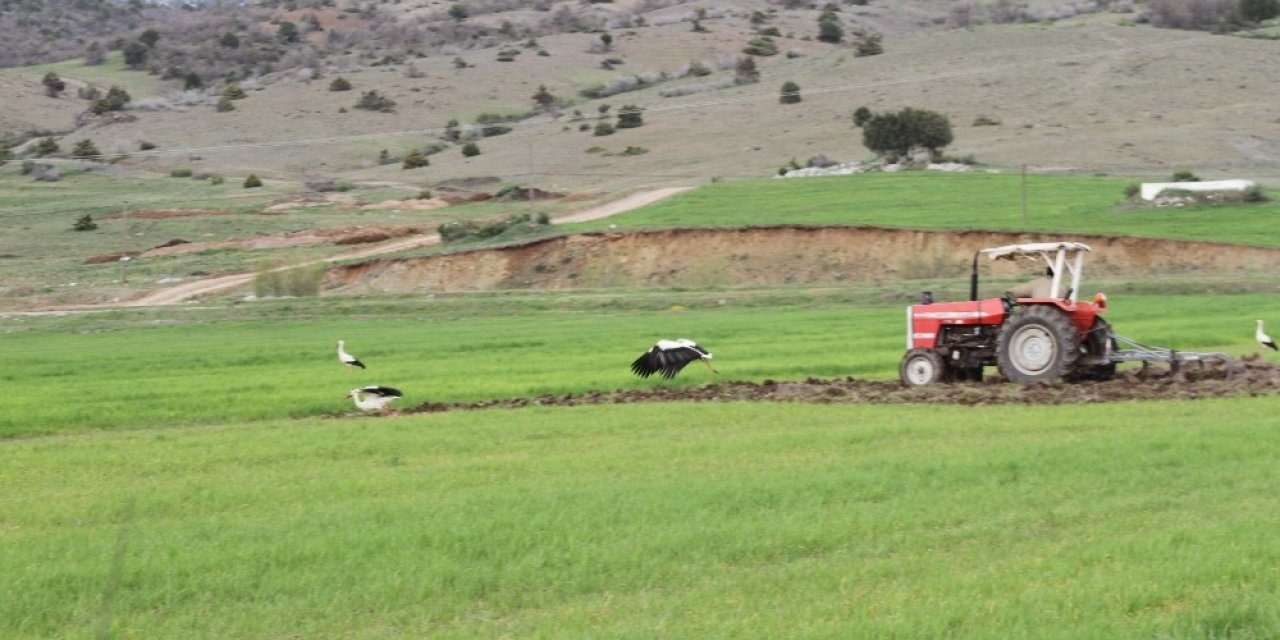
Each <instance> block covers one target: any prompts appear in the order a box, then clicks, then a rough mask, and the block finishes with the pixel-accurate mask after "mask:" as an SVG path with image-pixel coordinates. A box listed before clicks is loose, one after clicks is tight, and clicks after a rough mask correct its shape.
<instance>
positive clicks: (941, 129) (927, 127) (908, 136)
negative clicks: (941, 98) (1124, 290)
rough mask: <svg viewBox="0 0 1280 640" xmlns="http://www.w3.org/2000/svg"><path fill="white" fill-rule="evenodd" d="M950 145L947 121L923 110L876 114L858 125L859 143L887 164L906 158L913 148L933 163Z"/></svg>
mask: <svg viewBox="0 0 1280 640" xmlns="http://www.w3.org/2000/svg"><path fill="white" fill-rule="evenodd" d="M951 142H952V134H951V122H950V120H948V119H947V117H946V116H944V115H942V114H941V113H938V112H936V111H929V110H927V109H913V108H911V107H907V108H905V109H902V110H901V111H898V112H897V113H877V114H874V115H872V116H871V118H869V119H868V120H867V121H866V122H864V123H863V125H862V144H863V145H865V146H866V147H867V148H868V149H870V150H872V151H874V152H875V153H877V154H878V155H880V156H881V157H883V158H884V159H885V160H886V161H888V162H896V161H898V160H899V159H904V158H907V159H909V158H910V157H911V153H912V151H914V150H915V149H924V150H925V151H927V152H928V153H929V158H930V160H936V159H937V158H938V156H939V155H940V154H941V152H942V149H943V148H944V147H946V146H947V145H949V144H951Z"/></svg>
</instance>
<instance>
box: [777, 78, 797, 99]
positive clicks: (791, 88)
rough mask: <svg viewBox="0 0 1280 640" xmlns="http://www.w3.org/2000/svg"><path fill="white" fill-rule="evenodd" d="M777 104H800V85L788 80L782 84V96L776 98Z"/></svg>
mask: <svg viewBox="0 0 1280 640" xmlns="http://www.w3.org/2000/svg"><path fill="white" fill-rule="evenodd" d="M778 102H781V103H782V104H795V103H797V102H800V85H798V84H796V83H794V82H791V81H790V80H788V81H786V82H784V83H782V95H780V96H779V97H778Z"/></svg>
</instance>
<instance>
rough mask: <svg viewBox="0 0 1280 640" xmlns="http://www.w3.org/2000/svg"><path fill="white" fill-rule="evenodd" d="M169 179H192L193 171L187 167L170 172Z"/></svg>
mask: <svg viewBox="0 0 1280 640" xmlns="http://www.w3.org/2000/svg"><path fill="white" fill-rule="evenodd" d="M169 177H170V178H190V177H191V169H188V168H186V167H182V168H178V169H173V170H172V171H170V172H169Z"/></svg>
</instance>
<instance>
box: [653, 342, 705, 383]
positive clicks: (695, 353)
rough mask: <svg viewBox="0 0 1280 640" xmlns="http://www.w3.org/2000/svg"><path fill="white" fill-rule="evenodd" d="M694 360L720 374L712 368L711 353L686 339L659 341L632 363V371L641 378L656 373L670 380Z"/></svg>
mask: <svg viewBox="0 0 1280 640" xmlns="http://www.w3.org/2000/svg"><path fill="white" fill-rule="evenodd" d="M694 360H700V361H702V363H703V364H705V365H707V368H708V369H711V372H712V373H720V372H719V371H716V368H715V367H713V366H711V352H709V351H707V350H706V349H703V348H702V347H699V346H698V345H697V344H696V343H694V341H692V340H689V339H686V338H680V339H679V340H659V341H658V343H657V344H655V345H653V347H651V348H650V349H649V350H648V351H646V352H644V353H643V354H641V356H640V357H639V358H636V360H635V362H632V363H631V371H632V372H633V373H635V374H636V375H638V376H640V377H641V378H648V377H649V376H651V375H653V374H655V373H661V374H662V377H664V378H666V379H668V380H670V379H671V378H674V377H676V374H677V373H680V370H681V369H683V368H684V366H685V365H687V364H689V363H690V362H693V361H694Z"/></svg>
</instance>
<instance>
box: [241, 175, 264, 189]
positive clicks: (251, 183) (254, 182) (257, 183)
mask: <svg viewBox="0 0 1280 640" xmlns="http://www.w3.org/2000/svg"><path fill="white" fill-rule="evenodd" d="M261 186H262V180H259V179H258V176H257V174H253V173H251V174H249V177H248V178H245V179H244V188H246V189H256V188H258V187H261Z"/></svg>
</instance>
